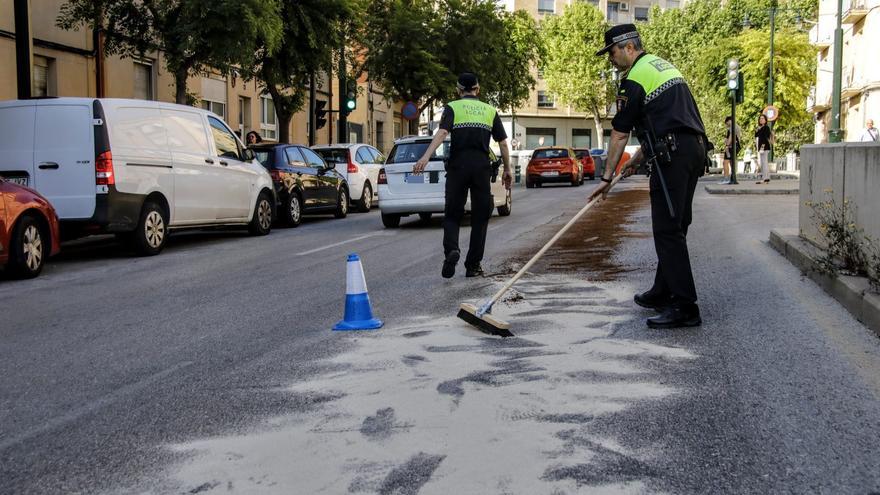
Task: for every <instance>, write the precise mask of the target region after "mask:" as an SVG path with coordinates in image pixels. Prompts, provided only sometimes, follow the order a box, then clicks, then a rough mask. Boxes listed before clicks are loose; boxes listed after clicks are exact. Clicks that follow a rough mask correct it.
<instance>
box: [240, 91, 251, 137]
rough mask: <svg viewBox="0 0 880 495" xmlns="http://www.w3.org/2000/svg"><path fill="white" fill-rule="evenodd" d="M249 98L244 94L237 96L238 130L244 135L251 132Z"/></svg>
mask: <svg viewBox="0 0 880 495" xmlns="http://www.w3.org/2000/svg"><path fill="white" fill-rule="evenodd" d="M251 129H252V127H251V99H250V98H247V97H245V96H239V97H238V132H239V134H240V135H241V136H242V138H244V136H245V135H246V134H247V133H249V132H251Z"/></svg>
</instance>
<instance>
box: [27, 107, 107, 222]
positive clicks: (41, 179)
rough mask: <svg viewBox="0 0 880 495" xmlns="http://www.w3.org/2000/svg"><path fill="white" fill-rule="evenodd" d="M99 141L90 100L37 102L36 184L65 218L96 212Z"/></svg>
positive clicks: (85, 216)
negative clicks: (97, 143) (96, 138)
mask: <svg viewBox="0 0 880 495" xmlns="http://www.w3.org/2000/svg"><path fill="white" fill-rule="evenodd" d="M94 155H95V143H94V127H93V125H92V106H91V101H90V100H86V99H83V100H77V101H76V102H71V101H65V100H64V99H60V100H44V101H40V102H38V103H37V112H36V125H35V126H34V175H33V177H34V188H35V189H36V190H37V191H39V192H40V193H41V194H42V195H43V196H46V198H47V199H48V200H49V201H50V202H51V203H52V206H54V207H55V211H57V212H58V217H59V218H60V219H61V220H71V219H89V218H91V217H92V216H93V215H94V214H95V156H94Z"/></svg>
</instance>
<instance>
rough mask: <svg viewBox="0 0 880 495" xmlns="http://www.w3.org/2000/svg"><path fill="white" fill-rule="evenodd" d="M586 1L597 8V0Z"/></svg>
mask: <svg viewBox="0 0 880 495" xmlns="http://www.w3.org/2000/svg"><path fill="white" fill-rule="evenodd" d="M587 3H589V4H590V5H592V6H593V7H596V8H599V0H587Z"/></svg>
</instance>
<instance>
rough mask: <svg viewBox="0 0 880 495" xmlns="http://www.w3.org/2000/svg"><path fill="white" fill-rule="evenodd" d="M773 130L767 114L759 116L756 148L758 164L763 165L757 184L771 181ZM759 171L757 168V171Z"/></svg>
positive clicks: (756, 130)
mask: <svg viewBox="0 0 880 495" xmlns="http://www.w3.org/2000/svg"><path fill="white" fill-rule="evenodd" d="M774 141H775V138H774V137H773V131H772V130H771V129H770V126H769V125H767V116H766V115H764V114H761V115H760V116H758V128H757V129H755V149H756V150H758V166H759V167H761V179H762V180H759V181H758V182H757V184H766V183H768V182H770V150H772V149H773V143H774ZM757 172H758V171H757V170H755V173H757Z"/></svg>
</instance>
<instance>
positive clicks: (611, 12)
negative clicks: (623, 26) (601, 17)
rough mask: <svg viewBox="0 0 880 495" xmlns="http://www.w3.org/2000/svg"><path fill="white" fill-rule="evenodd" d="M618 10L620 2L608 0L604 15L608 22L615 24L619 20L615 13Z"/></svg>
mask: <svg viewBox="0 0 880 495" xmlns="http://www.w3.org/2000/svg"><path fill="white" fill-rule="evenodd" d="M619 11H620V3H618V2H608V10H607V15H606V17H607V18H608V22H610V23H612V24H617V23H618V22H619V21H618V20H617V17H618V16H617V14H618V12H619Z"/></svg>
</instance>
